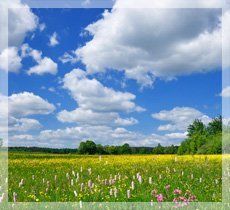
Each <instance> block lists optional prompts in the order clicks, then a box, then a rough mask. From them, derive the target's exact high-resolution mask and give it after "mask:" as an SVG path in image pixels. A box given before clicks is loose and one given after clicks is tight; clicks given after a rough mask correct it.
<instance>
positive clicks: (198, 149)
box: [177, 116, 222, 155]
mask: <svg viewBox="0 0 230 210" xmlns="http://www.w3.org/2000/svg"><path fill="white" fill-rule="evenodd" d="M187 133H188V134H187V138H186V139H185V140H184V141H183V142H182V143H181V145H180V147H179V148H178V152H177V154H179V155H183V154H221V153H222V117H221V116H219V117H216V118H214V119H213V120H212V121H211V122H210V123H208V125H207V126H206V125H205V124H204V123H203V122H202V121H201V120H195V121H194V122H193V123H192V124H191V125H189V126H188V129H187Z"/></svg>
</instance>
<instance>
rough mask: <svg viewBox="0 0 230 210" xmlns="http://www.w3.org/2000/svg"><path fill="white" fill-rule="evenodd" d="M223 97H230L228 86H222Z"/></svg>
mask: <svg viewBox="0 0 230 210" xmlns="http://www.w3.org/2000/svg"><path fill="white" fill-rule="evenodd" d="M220 95H221V96H222V97H223V98H230V86H227V87H225V88H223V90H222V92H221V94H220Z"/></svg>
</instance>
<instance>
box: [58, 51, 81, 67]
mask: <svg viewBox="0 0 230 210" xmlns="http://www.w3.org/2000/svg"><path fill="white" fill-rule="evenodd" d="M59 60H60V61H61V62H62V63H68V62H70V63H72V64H73V63H76V62H77V61H78V58H77V57H76V54H75V52H74V51H71V52H70V53H67V52H65V53H64V55H63V56H61V57H59Z"/></svg>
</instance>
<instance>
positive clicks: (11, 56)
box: [0, 47, 22, 72]
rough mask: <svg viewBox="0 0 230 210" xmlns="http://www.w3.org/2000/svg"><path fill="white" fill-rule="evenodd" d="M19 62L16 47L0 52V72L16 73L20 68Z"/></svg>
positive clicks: (19, 58)
mask: <svg viewBox="0 0 230 210" xmlns="http://www.w3.org/2000/svg"><path fill="white" fill-rule="evenodd" d="M21 61H22V59H21V57H20V56H19V55H18V48H17V47H8V48H5V49H4V50H3V51H2V52H0V70H3V71H6V72H7V71H9V72H18V70H19V69H20V68H21V66H22V64H21Z"/></svg>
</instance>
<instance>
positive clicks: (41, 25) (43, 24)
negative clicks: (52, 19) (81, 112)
mask: <svg viewBox="0 0 230 210" xmlns="http://www.w3.org/2000/svg"><path fill="white" fill-rule="evenodd" d="M45 29H46V24H45V23H41V24H39V30H40V31H44V30H45Z"/></svg>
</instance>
